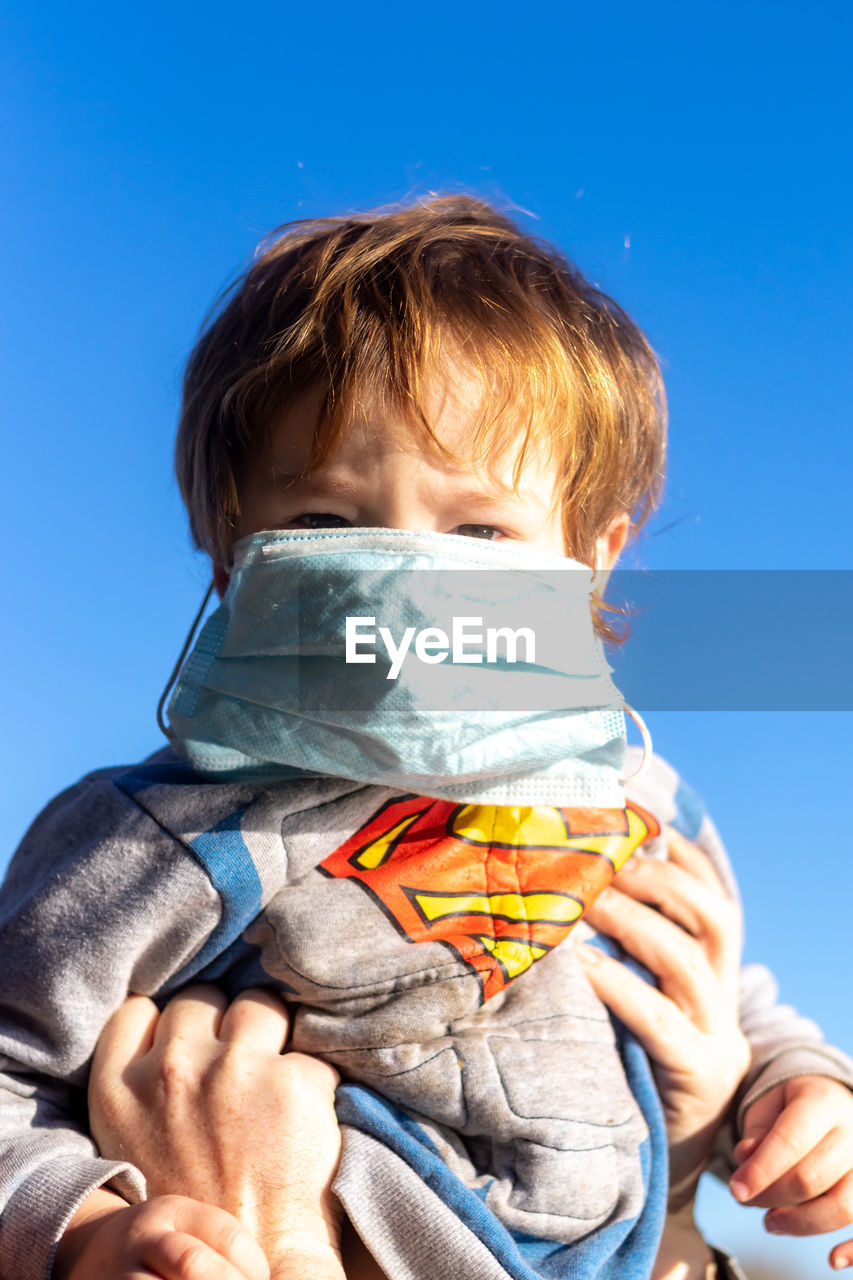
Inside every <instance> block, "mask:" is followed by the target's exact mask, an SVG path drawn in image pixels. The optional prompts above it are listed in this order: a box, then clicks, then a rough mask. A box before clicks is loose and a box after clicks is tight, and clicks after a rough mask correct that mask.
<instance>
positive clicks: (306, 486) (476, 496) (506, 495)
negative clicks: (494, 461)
mask: <svg viewBox="0 0 853 1280" xmlns="http://www.w3.org/2000/svg"><path fill="white" fill-rule="evenodd" d="M273 480H274V482H275V484H276V485H280V486H281V488H282V489H285V490H287V489H290V488H292V487H293V486H294V485H297V484H298V485H299V488H300V492H304V493H307V494H312V493H328V494H331V495H332V496H333V497H341V498H358V497H362V496H363V495H364V481H363V479H358V478H353V479H351V478H349V477H348V476H321V477H319V478H318V477H317V476H316V475H315V473H314V472H309V473H308V474H307V475H299V474H298V473H295V474H294V473H293V472H289V471H285V470H284V469H283V468H274V469H273ZM492 484H493V485H494V486H495V488H494V490H493V491H490V490H489V489H480V488H476V487H472V486H471V483H470V480H469V478H468V477H467V476H465V477H462V478H461V486H462V487H459V488H456V487H455V486H454V482H453V480H452V478H450V477H445V483H443V484H442V493H443V494H445V495H446V496H447V498H448V499H449V500H452V501H454V502H471V503H485V502H488V503H490V504H491V505H493V506H495V507H500V506H503V505H507V504H508V503H510V502H511V501H512V499H513V497H514V496H515V490H514V489H513V487H512V485H507V484H503V483H501V482H500V481H499V480H496V479H493V480H492Z"/></svg>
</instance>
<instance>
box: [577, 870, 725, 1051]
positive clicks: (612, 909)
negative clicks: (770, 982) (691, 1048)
mask: <svg viewBox="0 0 853 1280" xmlns="http://www.w3.org/2000/svg"><path fill="white" fill-rule="evenodd" d="M586 918H587V920H588V921H589V923H590V924H592V925H593V926H594V928H596V929H599V930H601V931H602V932H603V933H607V934H609V935H610V936H611V937H614V938H616V939H617V940H618V941H619V942H620V943H621V944H622V946H623V947H624V948H625V950H626V951H627V952H628V954H629V955H631V956H634V958H635V959H637V960H639V961H641V963H642V964H644V965H645V966H646V968H647V969H650V970H651V971H652V973H653V974H655V975H656V977H657V978H658V980H659V982H660V988H661V991H662V992H663V993H664V995H667V996H669V997H670V998H671V999H672V1000H673V1001H675V1003H676V1004H677V1005H678V1007H679V1008H680V1009H681V1010H682V1011H683V1012H684V1013H685V1014H687V1016H688V1017H689V1018H690V1019H691V1020H692V1021H693V1022H694V1023H695V1024H696V1026H697V1027H699V1029H700V1030H701V1031H714V1030H716V1028H717V1027H718V1026H719V1024H720V1021H721V1018H722V1017H723V1016H726V1017H728V1016H729V1014H730V1009H729V1007H728V1002H724V1001H723V1000H722V999H721V993H720V983H719V979H718V978H717V975H716V974H715V973H714V971H713V969H712V968H711V964H710V962H709V960H708V957H707V956H706V954H705V952H704V951H703V949H702V947H701V945H700V944H699V943H698V942H697V941H696V939H695V938H693V937H691V936H690V935H689V934H688V933H685V931H684V930H683V929H682V928H681V926H680V925H677V924H675V923H674V922H673V921H672V920H668V919H667V918H666V916H663V915H661V914H659V913H658V912H656V911H652V910H650V908H649V907H647V906H644V905H643V904H642V903H640V902H635V901H634V900H633V898H630V897H628V895H627V894H625V893H622V892H621V891H620V890H619V889H616V888H615V887H611V888H610V889H608V890H606V891H605V892H604V893H602V894H600V895H599V897H598V898H597V899H596V901H595V902H594V903H593V904H592V906H591V907H589V908H588V909H587V913H586Z"/></svg>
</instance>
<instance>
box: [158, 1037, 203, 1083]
mask: <svg viewBox="0 0 853 1280" xmlns="http://www.w3.org/2000/svg"><path fill="white" fill-rule="evenodd" d="M156 1080H157V1085H158V1087H159V1090H160V1092H161V1093H162V1094H164V1095H165V1096H166V1097H169V1096H172V1095H174V1094H182V1093H192V1092H194V1091H195V1089H196V1088H197V1085H198V1068H197V1066H196V1064H195V1063H194V1062H193V1061H192V1058H191V1057H190V1055H189V1054H187V1053H186V1051H185V1050H184V1047H183V1045H182V1043H181V1042H180V1041H177V1040H175V1041H169V1042H168V1044H167V1045H166V1046H165V1048H164V1049H163V1052H162V1053H161V1055H160V1057H159V1058H158V1060H157V1064H156Z"/></svg>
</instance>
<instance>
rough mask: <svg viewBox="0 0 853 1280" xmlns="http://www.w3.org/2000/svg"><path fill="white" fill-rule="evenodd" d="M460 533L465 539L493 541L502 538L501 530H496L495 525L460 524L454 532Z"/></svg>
mask: <svg viewBox="0 0 853 1280" xmlns="http://www.w3.org/2000/svg"><path fill="white" fill-rule="evenodd" d="M453 532H454V533H459V534H461V535H462V537H463V538H486V539H488V540H492V539H494V538H496V537H497V538H499V537H500V536H501V530H500V529H496V528H495V526H494V525H493V524H460V525H457V526H456V528H455V529H454V531H453Z"/></svg>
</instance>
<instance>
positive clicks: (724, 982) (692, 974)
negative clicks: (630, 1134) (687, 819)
mask: <svg viewBox="0 0 853 1280" xmlns="http://www.w3.org/2000/svg"><path fill="white" fill-rule="evenodd" d="M667 848H668V851H669V859H670V860H669V861H668V862H659V861H657V860H655V859H651V858H642V857H640V858H636V857H635V858H632V859H630V860H629V862H628V863H626V865H625V866H624V867H623V869H622V870H621V871H620V872H619V874H618V875H617V876H616V877H615V879H614V881H613V884H612V886H611V887H610V888H609V889H608V890H606V891H605V893H603V894H602V895H601V896H600V897H599V898H598V899H597V900H596V902H595V903H594V904H593V906H592V907H591V908H590V909H589V911H588V912H587V916H586V919H587V920H588V921H589V923H590V924H592V925H593V926H594V927H595V928H596V929H598V930H600V931H601V932H602V933H607V934H609V935H610V936H611V937H613V938H615V939H616V940H617V941H618V942H620V943H621V944H622V946H623V947H624V948H625V950H626V951H627V952H628V954H629V955H632V956H634V957H635V958H636V959H637V960H639V961H641V962H642V963H643V964H644V965H645V966H646V968H648V969H649V970H650V971H651V972H652V973H653V974H654V975H655V976H656V977H657V979H658V982H659V989H655V987H653V986H651V985H650V984H649V983H647V982H645V981H644V980H643V979H642V978H641V977H639V976H638V975H637V974H634V973H632V972H631V971H630V970H627V969H626V968H625V967H624V965H622V964H621V963H620V962H619V961H618V960H614V959H612V958H611V957H609V956H606V955H603V954H602V953H601V952H600V951H599V950H597V949H596V948H595V947H592V946H579V947H578V955H579V956H580V957H581V958H582V959H583V961H584V964H585V967H586V972H587V975H588V977H589V980H590V982H591V984H592V986H593V987H594V988H595V990H596V992H597V993H598V995H599V997H600V998H601V999H602V1000H603V1001H604V1003H605V1004H606V1005H608V1007H609V1008H610V1009H611V1010H612V1011H613V1013H615V1014H616V1016H617V1017H618V1018H619V1019H620V1020H621V1021H622V1022H624V1023H625V1025H626V1026H627V1027H629V1028H630V1030H631V1031H633V1033H634V1034H635V1035H636V1036H637V1038H638V1040H639V1041H640V1042H641V1044H642V1045H643V1046H644V1047H645V1049H646V1051H647V1052H648V1054H649V1057H650V1058H651V1060H652V1066H653V1069H654V1073H655V1078H656V1080H657V1084H658V1088H659V1091H660V1096H661V1102H662V1104H663V1110H664V1115H665V1117H666V1125H667V1135H668V1140H669V1148H670V1200H669V1208H670V1212H676V1211H678V1210H680V1209H682V1208H683V1207H685V1206H687V1205H689V1204H690V1202H691V1201H692V1199H693V1196H694V1194H695V1190H696V1184H697V1183H698V1180H699V1175H700V1173H701V1172H702V1169H703V1167H704V1165H705V1163H706V1161H707V1158H708V1155H709V1154H710V1151H711V1147H712V1144H713V1139H714V1134H715V1132H716V1130H717V1128H718V1127H719V1125H720V1122H721V1121H722V1119H723V1116H724V1115H725V1112H726V1109H727V1108H728V1106H729V1103H730V1101H731V1099H732V1096H733V1094H734V1092H735V1089H736V1088H737V1086H738V1084H739V1083H740V1080H741V1079H742V1077H743V1075H744V1073H745V1071H746V1069H747V1067H748V1065H749V1060H750V1050H749V1045H748V1044H747V1041H746V1038H745V1036H744V1035H743V1033H742V1032H741V1030H740V1026H739V1023H738V973H739V969H740V954H741V920H740V912H739V910H738V908H737V907H736V905H735V904H734V903H733V902H732V901H731V900H730V899H729V898H728V897H726V895H725V893H724V891H723V888H722V886H721V884H720V882H719V880H718V878H717V876H716V873H715V872H714V870H713V868H712V866H711V865H710V863H709V862H708V860H707V858H706V857H705V855H704V854H703V853H702V852H701V850H699V849H698V848H696V846H695V845H693V844H691V843H690V841H689V840H686V839H685V838H684V836H682V835H680V834H679V833H678V832H677V831H675V830H673V829H671V828H670V829H669V830H668V831H667ZM652 907H657V908H658V910H652Z"/></svg>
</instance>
